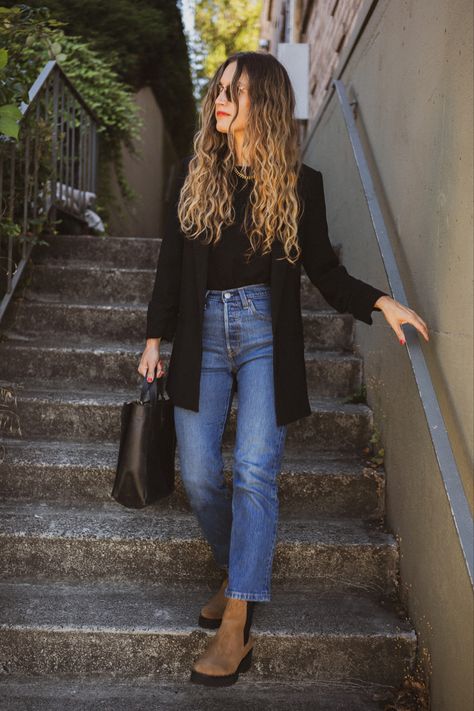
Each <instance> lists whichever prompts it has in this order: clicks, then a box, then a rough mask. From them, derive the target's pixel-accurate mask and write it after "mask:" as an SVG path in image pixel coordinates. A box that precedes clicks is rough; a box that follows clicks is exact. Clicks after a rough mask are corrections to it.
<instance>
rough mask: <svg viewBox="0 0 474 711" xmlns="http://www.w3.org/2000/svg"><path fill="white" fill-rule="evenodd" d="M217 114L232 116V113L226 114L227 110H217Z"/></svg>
mask: <svg viewBox="0 0 474 711" xmlns="http://www.w3.org/2000/svg"><path fill="white" fill-rule="evenodd" d="M216 115H217V116H230V114H226V112H225V111H217V112H216Z"/></svg>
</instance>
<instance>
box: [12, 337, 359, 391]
mask: <svg viewBox="0 0 474 711" xmlns="http://www.w3.org/2000/svg"><path fill="white" fill-rule="evenodd" d="M1 338H2V340H1V341H0V360H1V362H2V378H4V379H12V380H14V379H15V378H17V377H18V376H19V375H20V374H21V380H22V382H23V383H24V384H26V383H30V384H31V383H33V382H34V381H35V380H38V379H40V380H47V381H48V382H49V383H50V384H53V383H61V384H63V385H64V384H67V385H68V386H71V387H73V386H74V385H77V386H82V387H84V386H90V387H91V388H93V387H94V386H96V385H97V386H101V385H104V384H107V385H110V386H116V387H119V388H120V387H127V386H133V385H135V386H137V387H138V386H139V385H141V382H142V376H141V375H140V373H138V371H137V368H138V364H139V362H140V357H141V354H142V352H143V347H144V342H143V343H142V345H141V347H137V346H136V345H125V344H117V342H110V341H105V340H99V338H98V336H96V337H94V338H91V337H90V336H84V335H82V336H80V335H76V336H74V335H63V334H51V333H46V334H45V333H42V332H37V333H33V334H31V333H30V334H25V333H23V334H20V333H15V332H4V333H3V334H2V337H1ZM170 353H171V345H170V344H168V343H163V346H162V347H161V348H160V356H162V357H163V358H164V359H165V360H166V361H167V362H169V357H170ZM305 360H306V377H307V381H308V388H310V390H311V392H312V393H313V394H314V395H317V396H321V397H348V396H350V395H352V394H353V393H354V392H355V391H356V390H358V389H359V388H360V386H361V383H362V359H361V357H360V356H359V355H355V354H353V353H345V352H340V351H314V352H311V351H308V352H307V353H306V356H305Z"/></svg>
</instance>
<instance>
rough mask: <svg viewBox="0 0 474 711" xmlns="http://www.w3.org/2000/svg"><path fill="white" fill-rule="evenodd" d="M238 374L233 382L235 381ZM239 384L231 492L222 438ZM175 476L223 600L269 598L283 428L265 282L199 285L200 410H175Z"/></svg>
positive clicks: (284, 426)
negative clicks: (221, 578) (221, 572)
mask: <svg viewBox="0 0 474 711" xmlns="http://www.w3.org/2000/svg"><path fill="white" fill-rule="evenodd" d="M234 378H235V380H234ZM235 383H236V384H237V429H236V438H235V448H234V462H233V486H232V491H231V490H230V489H229V488H228V487H227V485H226V483H225V478H224V462H223V458H222V436H223V433H224V428H225V425H226V422H227V419H228V416H229V413H230V408H231V404H232V399H233V395H234V392H235ZM174 418H175V428H176V438H177V449H178V456H179V461H180V468H181V478H182V481H183V486H184V488H185V491H186V494H187V496H188V500H189V503H190V505H191V508H192V510H193V512H194V514H195V515H196V518H197V520H198V523H199V525H200V528H201V530H202V532H203V534H204V536H205V538H206V540H207V541H208V543H209V545H210V546H211V549H212V551H213V555H214V558H215V561H216V563H217V565H218V566H219V567H221V568H225V569H226V570H227V571H228V577H229V582H228V585H227V587H226V589H225V595H226V596H227V597H232V598H237V599H240V600H256V601H269V600H270V595H271V574H272V564H273V556H274V550H275V544H276V538H277V523H278V508H279V507H278V486H277V476H278V474H279V472H280V466H281V461H282V457H283V450H284V445H285V438H286V431H287V426H286V425H282V426H277V423H276V415H275V401H274V383H273V333H272V319H271V302H270V286H269V285H268V284H251V285H248V286H244V287H238V288H235V289H226V290H225V291H219V290H210V289H208V290H207V291H206V298H205V307H204V316H203V336H202V365H201V381H200V397H199V412H194V411H193V410H189V409H187V408H182V407H178V406H175V407H174Z"/></svg>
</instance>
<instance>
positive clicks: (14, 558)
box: [0, 500, 398, 594]
mask: <svg viewBox="0 0 474 711" xmlns="http://www.w3.org/2000/svg"><path fill="white" fill-rule="evenodd" d="M0 540H1V546H2V557H1V560H0V573H1V575H0V577H1V578H3V580H6V579H12V578H25V579H27V578H32V579H35V580H45V579H56V580H61V579H71V580H100V579H104V578H110V579H113V580H116V581H117V580H135V581H139V580H142V581H148V580H149V581H158V580H161V581H164V580H167V581H169V582H170V583H171V582H173V581H175V580H178V579H179V580H190V579H193V580H206V579H214V580H218V579H219V576H220V571H219V569H218V567H217V566H216V564H215V562H214V558H213V555H212V551H211V548H210V546H209V545H208V543H207V541H206V539H205V538H204V536H203V534H202V532H201V530H200V527H199V525H198V523H197V519H196V517H195V516H194V514H192V513H190V512H187V511H178V510H174V511H170V510H169V509H168V508H166V506H161V507H160V505H159V503H158V504H156V505H154V506H153V507H146V508H144V509H128V508H125V507H124V506H122V505H121V504H119V503H118V502H116V501H114V500H111V501H110V502H106V503H96V504H91V503H88V504H83V505H79V504H64V503H61V504H59V503H49V502H37V501H21V502H18V501H4V502H1V503H0ZM397 565H398V545H397V541H396V539H395V538H394V537H393V536H392V534H390V533H388V532H386V531H385V530H383V527H382V526H381V525H378V524H376V523H375V522H367V521H365V522H364V521H361V520H359V519H349V518H346V519H343V518H336V519H327V518H325V519H317V518H315V517H314V516H310V517H303V516H301V515H300V514H295V515H291V514H288V513H287V514H281V515H280V517H279V522H278V540H277V545H276V551H275V559H274V567H273V579H274V580H293V581H296V580H311V581H314V582H318V584H320V586H321V587H325V588H327V589H336V590H344V589H361V590H366V591H372V592H374V593H381V594H383V593H387V592H388V593H390V592H392V591H394V590H395V589H396V584H397V581H396V571H397Z"/></svg>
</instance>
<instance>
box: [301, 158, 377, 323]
mask: <svg viewBox="0 0 474 711" xmlns="http://www.w3.org/2000/svg"><path fill="white" fill-rule="evenodd" d="M306 173H307V181H306V182H305V187H306V189H305V192H304V196H305V208H304V212H303V216H302V218H301V223H300V230H301V235H302V250H303V254H302V262H303V267H304V270H305V272H306V274H307V275H308V277H309V279H310V281H311V282H312V283H313V284H314V285H315V286H316V287H317V288H318V289H319V290H320V292H321V294H322V295H323V297H324V298H325V299H326V301H327V302H328V304H330V305H331V306H332V307H333V308H335V309H336V311H339V313H351V314H352V315H353V316H354V317H355V318H356V319H358V320H360V321H364V322H365V323H367V324H369V325H371V324H372V323H373V321H372V316H371V312H372V311H373V310H374V309H376V310H379V307H376V306H375V302H376V301H378V299H379V298H380V297H381V296H389V294H387V292H385V291H382V290H381V289H377V288H376V287H374V286H372V285H371V284H367V283H366V282H364V281H361V280H360V279H356V278H355V277H353V276H351V274H349V273H348V271H347V269H346V268H345V267H344V266H343V265H342V264H341V263H340V261H339V258H338V256H337V254H336V253H335V251H334V249H333V247H332V245H331V242H330V241H329V234H328V224H327V219H326V203H325V199H324V188H323V176H322V174H321V173H320V171H318V170H314V169H312V168H309V167H308V166H306ZM390 298H391V297H390Z"/></svg>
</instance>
